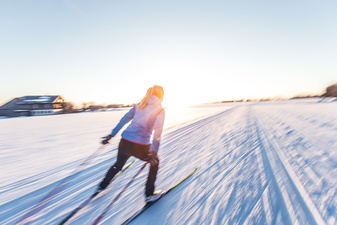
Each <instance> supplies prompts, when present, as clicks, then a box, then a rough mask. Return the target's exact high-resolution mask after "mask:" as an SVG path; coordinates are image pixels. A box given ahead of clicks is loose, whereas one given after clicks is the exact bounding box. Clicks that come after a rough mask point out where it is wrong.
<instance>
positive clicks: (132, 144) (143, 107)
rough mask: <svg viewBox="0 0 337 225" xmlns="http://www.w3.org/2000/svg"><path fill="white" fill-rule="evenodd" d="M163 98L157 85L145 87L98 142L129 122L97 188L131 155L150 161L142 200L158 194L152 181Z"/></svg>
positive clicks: (102, 186) (106, 139) (162, 110)
mask: <svg viewBox="0 0 337 225" xmlns="http://www.w3.org/2000/svg"><path fill="white" fill-rule="evenodd" d="M163 97H164V89H163V88H162V87H161V86H158V85H155V86H153V87H151V88H149V89H148V90H147V93H146V95H145V97H144V98H143V99H142V100H141V101H140V103H139V104H137V105H135V106H134V107H132V108H131V109H130V110H129V111H128V112H127V113H126V114H125V115H124V117H123V118H122V119H121V120H120V121H119V123H118V124H117V126H116V127H115V128H114V129H113V130H112V132H111V134H109V135H108V136H106V137H104V140H103V141H102V144H104V145H105V144H107V143H109V140H110V139H111V138H112V137H114V136H115V135H116V134H117V133H118V131H119V130H120V129H122V127H123V126H124V125H125V124H127V123H128V122H130V121H131V123H130V125H129V126H128V127H127V128H126V129H125V130H124V131H123V133H122V139H121V141H120V143H119V146H118V155H117V161H116V162H115V164H114V165H113V166H112V167H111V168H110V169H109V170H108V172H107V174H106V175H105V178H104V179H103V180H102V182H101V183H100V184H99V187H98V191H102V190H103V189H105V188H106V187H107V186H108V185H109V183H110V181H111V180H112V178H113V177H114V176H115V175H116V174H117V173H118V172H119V171H120V170H122V168H123V166H124V164H125V163H126V161H127V160H128V159H129V157H130V156H134V157H137V158H139V159H141V160H143V161H148V162H149V163H150V171H149V174H148V177H147V182H146V187H145V201H146V202H151V201H154V200H156V199H157V198H159V197H160V194H159V193H155V192H154V189H155V185H154V183H155V181H156V176H157V171H158V166H159V158H158V155H157V153H158V149H159V144H160V139H161V134H162V130H163V124H164V119H165V111H164V109H163V107H162V106H161V102H162V101H163ZM153 131H154V132H153ZM152 135H153V139H152V144H151V143H150V142H151V137H152Z"/></svg>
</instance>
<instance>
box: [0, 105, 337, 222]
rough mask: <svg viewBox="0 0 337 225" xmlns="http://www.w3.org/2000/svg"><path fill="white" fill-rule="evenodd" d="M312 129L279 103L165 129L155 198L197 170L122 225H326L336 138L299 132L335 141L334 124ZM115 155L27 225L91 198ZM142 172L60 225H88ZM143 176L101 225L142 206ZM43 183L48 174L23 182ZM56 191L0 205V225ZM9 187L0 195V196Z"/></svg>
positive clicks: (331, 217) (237, 108)
mask: <svg viewBox="0 0 337 225" xmlns="http://www.w3.org/2000/svg"><path fill="white" fill-rule="evenodd" d="M285 115H287V116H285ZM312 121H313V118H312V117H310V118H309V119H308V117H305V114H304V115H303V114H301V113H300V110H298V111H294V110H292V108H290V107H287V106H284V105H281V104H280V105H272V104H269V105H268V104H254V103H253V104H237V105H233V107H230V108H229V107H224V108H223V109H221V108H219V111H218V112H217V113H212V115H210V116H206V117H203V118H200V119H196V120H194V121H191V122H190V123H185V124H183V125H179V126H178V125H172V126H170V127H169V129H167V131H166V132H164V134H163V140H162V144H161V148H160V153H159V155H160V159H161V161H160V169H159V174H158V178H157V182H156V183H157V189H161V190H165V189H166V188H167V187H169V186H171V185H172V184H174V183H176V182H177V181H179V180H180V179H181V178H182V177H184V176H186V173H189V172H190V171H193V169H194V168H195V167H198V171H197V172H196V173H195V174H194V175H193V176H192V177H190V178H189V180H188V181H186V182H184V184H182V185H181V186H179V187H177V189H175V190H174V191H172V193H169V194H168V195H167V196H165V197H164V198H163V199H161V200H160V201H158V202H157V203H156V205H155V206H152V207H151V208H149V209H148V210H147V211H145V212H144V213H143V214H142V215H141V216H139V217H138V218H136V219H135V220H134V221H132V222H131V224H336V212H335V210H333V209H335V207H336V200H334V199H335V198H336V176H335V175H336V167H337V162H336V154H334V153H333V152H332V151H331V149H329V145H328V144H326V141H324V140H336V139H335V138H334V137H333V136H331V137H325V139H324V140H323V141H320V140H321V139H320V136H319V134H317V135H313V134H312V133H310V132H308V131H306V129H305V128H308V127H310V130H318V131H320V129H323V128H324V129H331V130H333V131H332V132H335V133H336V130H337V125H336V123H337V122H336V121H337V120H336V121H334V122H335V123H331V122H330V123H329V122H325V124H326V123H328V125H325V126H324V125H323V123H324V121H323V122H321V123H320V122H318V121H316V122H317V123H314V122H312ZM329 125H330V126H329ZM329 138H330V139H329ZM116 147H117V145H115V146H112V145H110V146H109V147H108V148H110V149H109V150H107V151H105V152H104V153H102V155H101V156H100V157H99V158H98V159H97V160H96V161H95V162H94V163H93V164H92V165H91V166H89V167H88V168H86V169H85V170H84V171H83V172H81V173H80V174H79V175H78V176H77V177H75V178H74V180H72V181H71V182H70V183H69V184H68V188H66V189H65V190H64V191H62V193H60V194H59V195H58V196H56V197H55V198H54V199H53V201H52V202H51V204H49V205H48V206H47V207H46V208H45V209H43V210H42V211H41V212H40V213H38V214H37V215H35V216H34V219H33V220H32V222H31V223H30V224H57V223H58V222H60V221H61V220H62V219H63V218H64V217H66V216H67V215H68V214H69V212H70V211H71V210H73V209H74V208H76V207H77V206H78V205H79V204H80V203H81V202H82V201H83V200H84V199H86V198H87V197H88V196H89V195H90V194H92V193H93V191H94V190H95V188H96V185H97V183H98V182H99V181H100V180H101V178H102V177H103V176H104V174H105V173H106V171H107V169H108V168H109V167H110V166H111V164H112V163H113V162H114V160H115V156H116ZM309 153H310V154H309ZM319 153H320V154H319ZM131 160H133V158H130V160H129V162H130V161H131ZM77 161H78V160H77ZM142 164H143V162H141V161H136V162H135V164H134V166H133V167H132V169H129V170H127V171H126V172H125V173H124V174H123V175H122V177H121V178H120V179H118V180H117V181H116V182H115V183H113V184H112V185H110V186H109V190H108V191H107V192H106V193H105V194H104V195H102V196H101V197H99V198H97V199H95V200H94V201H93V202H92V203H91V204H90V205H89V206H88V207H86V208H85V209H83V210H82V211H80V212H79V213H78V214H77V215H76V216H74V218H72V219H71V220H70V221H69V223H68V224H91V223H92V222H93V221H94V220H95V218H96V217H97V215H99V214H100V213H101V212H102V210H103V209H104V208H105V207H106V206H107V205H108V204H109V202H110V200H111V199H113V198H114V197H115V196H116V194H118V193H119V191H120V190H121V189H123V187H124V186H125V185H126V184H127V182H128V181H129V180H130V179H131V177H132V176H133V175H134V174H135V173H136V171H137V170H138V169H139V168H140V166H141V165H142ZM147 171H148V168H146V169H145V171H143V172H142V173H141V174H140V175H139V177H138V178H137V179H136V180H135V181H134V183H133V184H132V185H131V186H130V187H129V189H127V190H126V192H125V193H124V194H123V196H122V197H121V198H120V200H119V201H118V202H116V204H115V205H114V206H113V207H112V208H111V209H110V210H109V213H107V214H106V216H105V217H104V219H103V220H102V224H107V225H108V224H120V223H122V222H123V221H124V220H125V219H127V218H128V217H129V216H131V215H132V214H133V213H134V212H136V211H137V210H138V209H140V208H141V207H142V205H143V204H144V197H143V192H144V185H145V181H146V177H147ZM44 176H53V173H52V172H51V171H46V172H43V173H41V174H39V175H36V176H34V177H31V178H27V179H28V180H29V179H30V180H38V179H39V178H41V177H42V178H43V177H44ZM334 176H335V178H333V177H334ZM18 182H21V183H22V182H23V183H24V184H27V185H28V182H26V183H25V182H24V181H18ZM57 184H58V181H55V182H54V183H51V184H49V185H47V186H45V187H43V188H41V189H38V190H35V191H32V192H30V193H27V194H25V195H23V196H20V197H19V198H17V199H14V200H12V201H9V202H7V203H5V204H3V205H2V206H1V207H0V224H15V223H16V222H18V221H19V220H20V218H21V217H22V216H23V215H24V214H25V213H26V212H27V211H28V210H29V209H30V208H32V207H33V206H34V205H35V204H36V203H37V202H38V201H39V200H40V199H41V198H43V196H44V195H45V194H47V193H48V191H50V190H51V189H52V188H53V187H55V186H56V185H57ZM12 186H14V187H17V186H18V185H15V184H13V185H12ZM12 186H10V185H7V186H4V187H2V188H1V191H2V192H1V193H2V194H3V193H7V192H8V191H10V187H12ZM17 188H19V187H17ZM331 190H333V191H331Z"/></svg>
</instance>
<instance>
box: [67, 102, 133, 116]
mask: <svg viewBox="0 0 337 225" xmlns="http://www.w3.org/2000/svg"><path fill="white" fill-rule="evenodd" d="M133 105H135V104H129V105H124V104H109V105H103V104H101V105H97V104H95V103H94V102H88V103H87V102H84V103H82V107H76V106H75V104H74V103H72V102H64V103H63V104H62V107H63V113H78V112H88V111H92V112H94V111H107V110H109V109H116V108H123V107H132V106H133Z"/></svg>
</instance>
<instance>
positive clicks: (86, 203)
mask: <svg viewBox="0 0 337 225" xmlns="http://www.w3.org/2000/svg"><path fill="white" fill-rule="evenodd" d="M135 161H136V160H133V161H132V162H131V163H130V164H129V165H127V166H126V167H125V168H124V169H123V170H122V171H120V172H119V173H118V174H116V176H115V177H114V179H113V180H115V179H116V178H117V177H119V176H120V175H121V174H122V173H124V172H125V170H127V169H129V167H130V166H132V164H133V163H134V162H135ZM99 193H100V192H95V193H94V194H92V195H91V196H90V197H89V198H88V199H86V200H85V201H84V202H82V204H81V205H79V206H78V207H77V208H75V209H74V210H73V211H71V213H70V214H69V215H68V216H67V217H66V218H64V219H63V220H62V221H61V222H59V223H58V225H63V224H65V223H66V222H68V221H69V220H70V219H71V218H72V217H73V216H74V215H75V214H76V213H78V212H79V211H80V210H81V209H83V208H84V207H85V206H87V205H88V204H89V203H90V202H91V201H92V200H93V199H94V198H95V197H96V196H97V195H98V194H99Z"/></svg>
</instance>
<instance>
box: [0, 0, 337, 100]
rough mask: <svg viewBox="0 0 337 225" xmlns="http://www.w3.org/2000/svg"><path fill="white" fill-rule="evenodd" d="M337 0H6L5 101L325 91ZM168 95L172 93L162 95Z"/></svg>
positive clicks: (1, 10) (1, 28)
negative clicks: (156, 92) (156, 91)
mask: <svg viewBox="0 0 337 225" xmlns="http://www.w3.org/2000/svg"><path fill="white" fill-rule="evenodd" d="M336 12H337V2H336V1H310V0H309V1H296V0H292V1H290V0H286V1H266V0H261V1H248V0H247V1H234V0H232V1H226V0H222V1H212V0H208V1H197V0H195V1H186V0H180V1H174V0H173V1H158V0H157V1H145V0H144V1H134V0H133V1H132V0H130V1H79V0H78V1H70V0H63V1H51V0H49V1H42V0H41V1H34V0H29V1H28V0H26V1H4V0H0V63H1V65H0V74H1V83H0V85H1V86H0V87H1V88H0V104H3V103H5V102H7V101H8V100H11V99H12V98H14V97H18V96H24V95H43V94H60V95H62V96H63V97H64V98H65V99H66V100H68V101H72V102H74V103H76V104H78V105H80V104H81V103H82V102H89V101H93V102H96V103H98V104H100V103H133V102H138V101H139V100H140V99H141V98H142V97H143V95H144V94H145V92H146V89H147V88H148V87H149V86H152V85H154V84H159V85H162V86H163V87H164V89H165V93H166V96H165V101H166V103H167V104H168V105H174V104H191V103H203V102H213V101H221V100H229V99H248V98H264V97H291V96H294V95H298V94H321V92H323V91H324V89H325V88H326V87H327V86H328V85H331V84H333V83H335V82H337V67H336V62H337V42H336V40H337V29H336V24H337V14H336ZM164 103H165V102H164Z"/></svg>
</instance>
